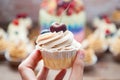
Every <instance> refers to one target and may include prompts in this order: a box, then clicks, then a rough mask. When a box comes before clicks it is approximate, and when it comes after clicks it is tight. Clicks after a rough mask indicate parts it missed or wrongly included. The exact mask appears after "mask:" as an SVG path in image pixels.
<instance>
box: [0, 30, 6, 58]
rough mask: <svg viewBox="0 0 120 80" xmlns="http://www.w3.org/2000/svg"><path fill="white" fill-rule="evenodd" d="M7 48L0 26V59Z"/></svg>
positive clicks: (3, 32) (4, 34)
mask: <svg viewBox="0 0 120 80" xmlns="http://www.w3.org/2000/svg"><path fill="white" fill-rule="evenodd" d="M6 48H7V42H6V33H5V31H4V30H3V29H1V28H0V60H3V59H4V53H5V51H6Z"/></svg>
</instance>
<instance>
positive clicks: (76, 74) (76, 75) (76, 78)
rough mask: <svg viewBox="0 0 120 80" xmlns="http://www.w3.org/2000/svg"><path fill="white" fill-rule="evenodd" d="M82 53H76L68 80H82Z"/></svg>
mask: <svg viewBox="0 0 120 80" xmlns="http://www.w3.org/2000/svg"><path fill="white" fill-rule="evenodd" d="M83 59H84V51H78V52H77V56H76V59H75V61H74V63H73V67H72V72H71V75H70V79H69V80H82V79H83V69H84V63H83Z"/></svg>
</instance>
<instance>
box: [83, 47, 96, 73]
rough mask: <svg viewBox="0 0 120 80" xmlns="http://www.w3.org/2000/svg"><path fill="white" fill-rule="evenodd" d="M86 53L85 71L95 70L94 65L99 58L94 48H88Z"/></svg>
mask: <svg viewBox="0 0 120 80" xmlns="http://www.w3.org/2000/svg"><path fill="white" fill-rule="evenodd" d="M84 51H85V58H84V62H85V68H84V69H85V71H87V70H91V69H93V67H94V65H95V64H96V62H97V56H96V55H95V52H94V50H93V49H92V48H86V49H84Z"/></svg>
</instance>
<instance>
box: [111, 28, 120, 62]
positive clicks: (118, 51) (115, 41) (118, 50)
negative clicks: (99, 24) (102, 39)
mask: <svg viewBox="0 0 120 80" xmlns="http://www.w3.org/2000/svg"><path fill="white" fill-rule="evenodd" d="M109 42H110V47H109V51H110V52H111V53H112V55H113V58H114V59H115V60H116V61H118V62H120V47H119V46H118V45H120V29H119V30H118V31H117V33H116V35H115V36H114V37H113V38H112V39H111V40H110V41H109Z"/></svg>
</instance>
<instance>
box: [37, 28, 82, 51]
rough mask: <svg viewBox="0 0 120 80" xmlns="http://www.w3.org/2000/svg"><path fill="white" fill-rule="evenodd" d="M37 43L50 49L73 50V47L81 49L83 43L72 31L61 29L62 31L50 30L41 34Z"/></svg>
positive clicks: (42, 47)
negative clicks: (77, 39) (76, 38)
mask: <svg viewBox="0 0 120 80" xmlns="http://www.w3.org/2000/svg"><path fill="white" fill-rule="evenodd" d="M36 43H37V45H38V46H40V48H41V49H48V50H53V51H56V50H59V51H61V50H71V49H77V50H78V49H80V48H81V45H80V43H78V42H77V41H76V40H74V36H73V34H72V32H70V31H68V30H67V31H65V32H63V31H60V32H49V33H45V34H41V35H40V36H39V37H38V39H37V41H36Z"/></svg>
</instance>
